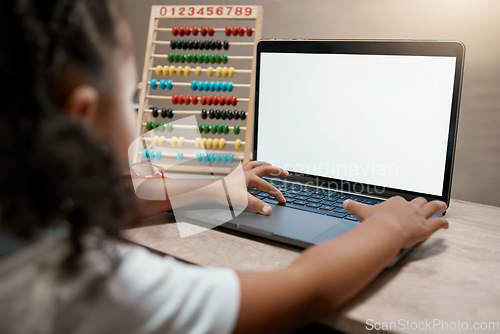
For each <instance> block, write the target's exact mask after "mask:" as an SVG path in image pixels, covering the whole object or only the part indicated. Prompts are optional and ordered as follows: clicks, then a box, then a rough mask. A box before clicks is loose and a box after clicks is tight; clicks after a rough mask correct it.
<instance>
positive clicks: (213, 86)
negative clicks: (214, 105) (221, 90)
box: [210, 81, 215, 92]
mask: <svg viewBox="0 0 500 334" xmlns="http://www.w3.org/2000/svg"><path fill="white" fill-rule="evenodd" d="M214 90H215V81H212V82H210V91H211V92H213V91H214Z"/></svg>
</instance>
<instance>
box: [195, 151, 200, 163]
mask: <svg viewBox="0 0 500 334" xmlns="http://www.w3.org/2000/svg"><path fill="white" fill-rule="evenodd" d="M196 161H197V162H201V153H200V152H198V153H196Z"/></svg>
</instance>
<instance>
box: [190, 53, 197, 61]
mask: <svg viewBox="0 0 500 334" xmlns="http://www.w3.org/2000/svg"><path fill="white" fill-rule="evenodd" d="M191 60H192V61H193V63H197V62H198V56H197V55H196V54H194V53H193V55H192V57H191Z"/></svg>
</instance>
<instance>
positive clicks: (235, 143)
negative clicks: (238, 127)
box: [234, 139, 241, 150]
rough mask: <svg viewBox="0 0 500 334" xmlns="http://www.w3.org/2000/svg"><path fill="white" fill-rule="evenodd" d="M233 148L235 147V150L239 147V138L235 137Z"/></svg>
mask: <svg viewBox="0 0 500 334" xmlns="http://www.w3.org/2000/svg"><path fill="white" fill-rule="evenodd" d="M234 148H235V149H237V150H240V149H241V139H236V140H235V141H234Z"/></svg>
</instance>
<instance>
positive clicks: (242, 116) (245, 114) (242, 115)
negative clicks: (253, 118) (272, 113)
mask: <svg viewBox="0 0 500 334" xmlns="http://www.w3.org/2000/svg"><path fill="white" fill-rule="evenodd" d="M240 118H241V119H242V120H244V119H245V118H247V113H246V112H245V111H243V110H242V111H241V112H240Z"/></svg>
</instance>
